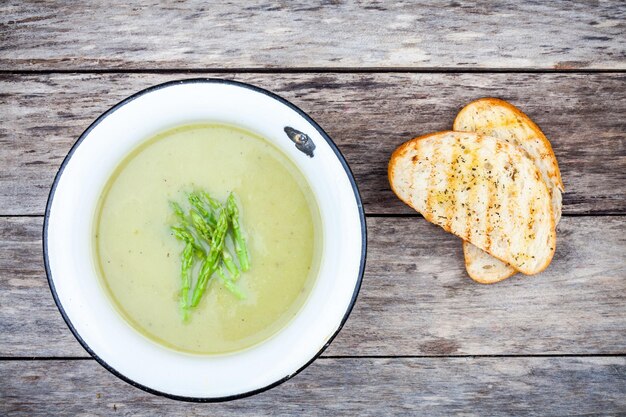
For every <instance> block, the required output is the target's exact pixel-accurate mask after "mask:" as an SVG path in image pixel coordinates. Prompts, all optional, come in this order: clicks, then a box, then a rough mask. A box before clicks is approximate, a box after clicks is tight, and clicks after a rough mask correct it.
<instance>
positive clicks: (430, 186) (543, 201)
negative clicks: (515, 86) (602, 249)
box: [388, 131, 556, 275]
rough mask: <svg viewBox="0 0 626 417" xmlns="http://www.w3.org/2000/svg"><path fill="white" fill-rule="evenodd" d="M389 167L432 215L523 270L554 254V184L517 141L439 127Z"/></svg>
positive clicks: (397, 188)
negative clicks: (544, 177)
mask: <svg viewBox="0 0 626 417" xmlns="http://www.w3.org/2000/svg"><path fill="white" fill-rule="evenodd" d="M388 175H389V182H390V184H391V188H392V189H393V191H394V192H395V193H396V195H397V196H398V197H399V198H400V199H401V200H402V201H404V202H405V203H406V204H408V205H409V206H411V207H413V208H414V209H415V210H417V211H419V212H420V213H421V214H422V215H423V216H424V218H425V219H426V220H428V221H430V222H432V223H435V224H437V225H439V226H441V227H442V228H444V229H445V230H447V231H449V232H452V233H454V234H455V235H457V236H459V237H460V238H462V239H463V240H467V241H469V242H471V243H472V244H474V245H475V246H477V247H478V248H480V249H482V250H484V251H486V252H488V253H489V254H491V255H493V256H495V257H496V258H498V259H500V260H502V261H504V262H506V263H509V264H510V265H512V266H513V267H514V268H515V269H517V270H518V271H521V272H523V273H525V274H529V275H530V274H536V273H538V272H540V271H542V270H543V269H544V268H545V267H547V266H548V264H549V263H550V261H551V260H552V256H553V255H554V250H555V246H556V232H555V223H554V216H553V213H552V206H551V204H550V192H549V191H548V188H547V186H546V184H545V182H544V181H543V180H542V179H541V173H540V172H539V169H538V168H537V167H536V166H535V164H534V163H533V162H532V161H531V160H530V159H529V158H528V157H527V156H526V155H525V154H524V153H523V151H521V150H520V149H519V148H518V147H516V146H514V145H512V144H510V143H508V142H506V141H504V140H502V139H497V138H493V137H489V136H484V135H480V134H477V133H470V132H452V131H447V132H438V133H433V134H430V135H426V136H421V137H418V138H415V139H413V140H410V141H408V142H406V143H405V144H403V145H401V146H400V147H399V148H398V149H396V151H395V152H394V153H393V155H392V157H391V160H390V161H389V172H388Z"/></svg>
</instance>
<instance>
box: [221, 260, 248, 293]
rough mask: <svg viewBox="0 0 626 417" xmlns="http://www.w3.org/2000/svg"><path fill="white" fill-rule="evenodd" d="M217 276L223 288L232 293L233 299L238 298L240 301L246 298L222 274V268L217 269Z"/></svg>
mask: <svg viewBox="0 0 626 417" xmlns="http://www.w3.org/2000/svg"><path fill="white" fill-rule="evenodd" d="M217 276H219V277H220V280H221V281H222V284H224V288H226V289H227V290H228V291H230V292H231V293H233V295H234V296H235V297H237V298H239V299H240V300H243V299H244V298H246V296H245V295H244V293H243V292H241V290H240V289H239V288H237V286H236V285H235V284H234V283H233V281H232V280H230V279H228V278H227V277H226V274H224V268H222V267H221V266H220V267H219V268H218V269H217Z"/></svg>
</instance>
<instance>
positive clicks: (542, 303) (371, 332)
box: [0, 216, 626, 357]
mask: <svg viewBox="0 0 626 417" xmlns="http://www.w3.org/2000/svg"><path fill="white" fill-rule="evenodd" d="M624 219H625V218H624V217H613V216H602V217H565V218H563V220H562V222H561V224H560V225H559V242H558V246H557V253H556V256H555V258H554V260H553V262H552V264H551V265H550V267H549V268H548V269H547V270H546V271H545V272H543V273H542V274H540V275H538V276H535V277H524V276H521V275H520V276H518V277H515V278H512V279H510V280H508V281H505V282H502V283H500V284H497V285H492V286H485V285H480V284H477V283H475V282H473V281H471V280H470V279H469V278H468V277H467V276H466V274H465V271H464V268H463V262H462V253H461V246H460V244H459V240H458V239H457V238H455V237H453V236H451V235H449V234H447V233H445V232H444V231H443V230H440V229H439V228H437V227H435V226H433V225H430V224H428V223H426V221H425V220H423V219H421V218H369V219H368V235H369V247H368V260H367V269H366V274H365V277H364V280H363V287H362V289H361V293H360V295H359V299H358V301H357V304H356V306H355V308H354V310H353V312H352V314H351V316H350V319H349V320H348V322H347V324H346V325H345V327H344V329H343V330H342V331H341V333H340V334H339V336H338V337H337V338H336V339H335V341H334V342H333V343H332V344H331V346H330V347H329V349H328V350H327V351H326V355H331V356H366V355H375V356H393V355H427V356H442V355H443V356H445V355H494V354H498V355H501V354H505V355H511V354H515V355H517V354H522V355H530V354H626V337H625V335H626V320H625V318H626V279H625V277H626V263H625V262H624V254H625V253H626V237H625V236H626V222H625V221H624ZM40 238H41V219H40V218H0V253H2V254H3V256H2V257H0V333H1V334H2V338H0V356H4V357H11V356H13V357H31V356H32V357H36V356H46V357H49V356H50V357H64V356H65V357H67V356H88V355H87V353H86V352H85V351H84V350H83V349H82V348H81V347H80V346H79V344H78V342H76V341H75V339H74V338H73V336H72V335H71V333H70V332H69V330H68V329H67V327H66V326H65V324H64V323H63V320H62V319H61V315H60V314H59V312H58V311H57V309H56V307H55V305H54V302H53V300H52V296H51V295H50V290H49V289H48V284H47V282H46V279H45V273H44V271H43V266H42V260H41V242H40Z"/></svg>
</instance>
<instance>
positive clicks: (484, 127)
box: [453, 98, 563, 284]
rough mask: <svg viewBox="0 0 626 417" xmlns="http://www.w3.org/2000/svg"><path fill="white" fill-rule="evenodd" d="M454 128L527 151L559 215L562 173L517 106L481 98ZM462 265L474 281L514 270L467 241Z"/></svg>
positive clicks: (501, 276) (545, 142) (490, 280)
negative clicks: (490, 137) (479, 134)
mask: <svg viewBox="0 0 626 417" xmlns="http://www.w3.org/2000/svg"><path fill="white" fill-rule="evenodd" d="M453 129H454V130H456V131H465V132H478V133H482V134H485V135H488V136H493V137H497V138H500V139H504V140H506V141H507V142H510V143H512V144H514V145H516V146H519V147H520V148H521V149H523V150H524V152H526V154H527V156H528V157H529V158H530V159H532V160H533V162H534V163H535V165H536V166H537V167H538V168H539V171H540V172H541V177H542V179H543V180H544V182H545V183H546V185H547V186H548V189H549V190H550V193H551V196H552V210H553V215H554V216H555V223H558V222H559V219H560V217H561V199H562V198H561V192H562V191H563V182H562V180H561V173H560V171H559V167H558V164H557V161H556V157H555V156H554V152H553V151H552V147H551V146H550V142H549V141H548V139H547V138H546V137H545V135H544V134H543V132H542V131H541V130H540V129H539V127H538V126H537V125H536V124H535V123H533V121H532V120H531V119H530V118H529V117H528V116H527V115H526V114H524V113H523V112H522V111H521V110H519V109H518V108H517V107H515V106H513V105H512V104H510V103H507V102H506V101H504V100H500V99H497V98H481V99H479V100H476V101H473V102H471V103H469V104H468V105H467V106H465V107H464V108H463V109H462V110H461V111H460V112H459V114H458V115H457V117H456V119H455V120H454V128H453ZM463 253H464V255H465V267H466V269H467V273H468V274H469V276H470V277H471V278H472V279H473V280H474V281H477V282H480V283H483V284H491V283H495V282H499V281H502V280H504V279H506V278H508V277H510V276H512V275H514V274H515V273H516V272H517V270H516V269H515V268H513V267H512V266H510V265H508V264H506V263H504V262H502V261H500V260H498V259H496V258H494V257H493V256H491V255H489V254H488V253H486V252H484V251H483V250H481V249H479V248H477V247H475V246H473V245H472V244H471V243H469V242H463Z"/></svg>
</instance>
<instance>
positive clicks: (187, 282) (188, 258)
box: [180, 242, 194, 321]
mask: <svg viewBox="0 0 626 417" xmlns="http://www.w3.org/2000/svg"><path fill="white" fill-rule="evenodd" d="M193 251H194V248H193V245H192V244H191V243H189V242H188V243H187V244H185V249H184V250H183V254H182V255H181V271H180V275H181V277H182V285H181V288H180V308H181V312H182V314H183V321H187V320H188V319H189V307H190V304H189V289H190V288H191V276H190V273H191V265H192V264H193Z"/></svg>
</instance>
